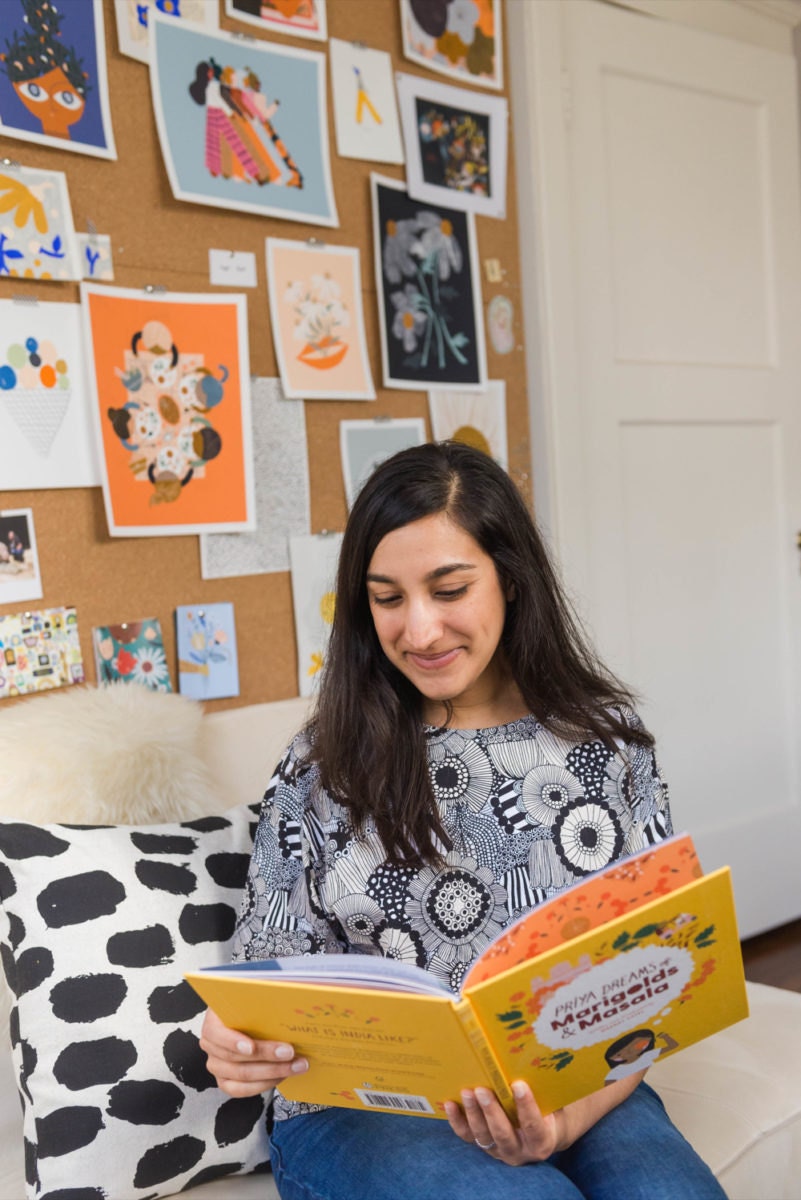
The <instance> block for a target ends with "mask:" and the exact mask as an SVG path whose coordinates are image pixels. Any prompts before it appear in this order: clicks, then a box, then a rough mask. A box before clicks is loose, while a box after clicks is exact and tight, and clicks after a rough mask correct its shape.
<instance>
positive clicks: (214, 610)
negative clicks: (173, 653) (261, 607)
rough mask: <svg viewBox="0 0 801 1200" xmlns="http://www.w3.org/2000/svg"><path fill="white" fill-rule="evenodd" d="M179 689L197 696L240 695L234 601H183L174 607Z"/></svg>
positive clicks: (182, 692) (200, 697)
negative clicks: (209, 602) (184, 602)
mask: <svg viewBox="0 0 801 1200" xmlns="http://www.w3.org/2000/svg"><path fill="white" fill-rule="evenodd" d="M175 632H176V640H177V643H178V690H179V691H180V692H181V694H182V695H184V696H190V697H191V698H192V699H194V700H217V699H220V698H222V697H224V696H238V695H239V670H238V666H237V658H236V630H235V626H234V606H233V604H228V603H220V604H205V605H204V604H199V605H192V606H190V605H188V604H181V605H179V606H178V608H177V609H176V610H175Z"/></svg>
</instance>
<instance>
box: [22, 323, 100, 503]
mask: <svg viewBox="0 0 801 1200" xmlns="http://www.w3.org/2000/svg"><path fill="white" fill-rule="evenodd" d="M0 329H2V334H0V479H2V483H3V487H4V489H6V490H7V491H18V490H22V489H27V488H63V487H99V485H100V481H101V475H100V462H99V459H98V454H97V447H96V445H95V440H94V433H93V429H92V411H91V405H90V402H89V389H88V377H87V374H86V370H85V367H84V354H83V339H82V331H81V308H80V305H78V304H52V303H50V302H49V301H41V300H40V301H39V302H38V303H37V304H36V305H29V304H18V303H16V302H15V301H13V300H0Z"/></svg>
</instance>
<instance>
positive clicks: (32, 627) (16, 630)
mask: <svg viewBox="0 0 801 1200" xmlns="http://www.w3.org/2000/svg"><path fill="white" fill-rule="evenodd" d="M83 682H84V673H83V658H82V657H81V643H80V639H79V637H78V615H77V613H76V611H75V609H74V608H45V609H42V610H40V611H37V612H25V613H6V614H5V615H4V616H2V615H0V700H2V699H4V698H5V697H6V696H22V695H25V694H26V693H28V692H45V691H49V690H50V688H58V687H65V686H67V685H68V684H72V683H83Z"/></svg>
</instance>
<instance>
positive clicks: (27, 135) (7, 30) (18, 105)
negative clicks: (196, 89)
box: [0, 0, 117, 158]
mask: <svg viewBox="0 0 801 1200" xmlns="http://www.w3.org/2000/svg"><path fill="white" fill-rule="evenodd" d="M0 29H1V30H2V33H3V35H4V37H3V39H2V45H3V49H2V51H0V131H1V132H2V133H3V134H5V135H6V136H8V137H13V138H21V139H22V140H23V141H26V142H36V143H38V144H39V145H43V146H55V147H56V148H57V149H59V150H76V151H77V152H78V153H79V154H90V155H92V156H93V157H95V158H116V157H117V151H116V149H115V147H114V134H113V132H112V129H111V112H110V109H109V102H108V77H107V74H106V38H105V32H104V28H103V0H58V3H55V2H54V0H3V11H2V18H0Z"/></svg>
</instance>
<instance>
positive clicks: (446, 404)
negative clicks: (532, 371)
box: [428, 379, 509, 471]
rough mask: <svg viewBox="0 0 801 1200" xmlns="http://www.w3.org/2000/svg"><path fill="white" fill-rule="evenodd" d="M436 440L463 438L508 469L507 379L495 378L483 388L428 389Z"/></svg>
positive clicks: (467, 443) (460, 439)
mask: <svg viewBox="0 0 801 1200" xmlns="http://www.w3.org/2000/svg"><path fill="white" fill-rule="evenodd" d="M428 405H429V412H430V415H431V431H432V433H433V435H434V441H436V442H444V441H448V440H450V441H454V442H464V443H465V444H466V445H467V446H474V447H475V449H476V450H483V451H484V453H485V454H488V455H489V456H490V458H494V459H495V461H496V462H497V463H499V464H500V466H502V467H503V469H504V470H505V471H508V469H509V451H508V439H507V434H506V383H505V382H504V380H503V379H498V380H492V381H491V382H490V383H488V384H487V386H486V389H485V390H484V391H483V392H434V391H432V392H429V393H428Z"/></svg>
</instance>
